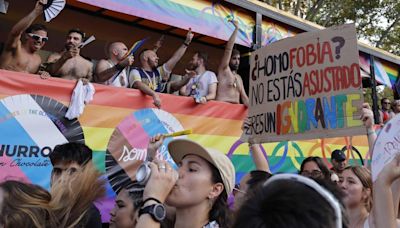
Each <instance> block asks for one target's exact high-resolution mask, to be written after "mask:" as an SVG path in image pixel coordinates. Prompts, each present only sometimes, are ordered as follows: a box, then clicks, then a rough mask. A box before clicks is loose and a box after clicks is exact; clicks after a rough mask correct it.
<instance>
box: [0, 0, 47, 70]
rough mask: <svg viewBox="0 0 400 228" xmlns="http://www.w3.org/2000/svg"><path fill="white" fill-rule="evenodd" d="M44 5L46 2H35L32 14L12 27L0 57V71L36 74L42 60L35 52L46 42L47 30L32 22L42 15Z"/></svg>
mask: <svg viewBox="0 0 400 228" xmlns="http://www.w3.org/2000/svg"><path fill="white" fill-rule="evenodd" d="M46 3H47V0H39V1H37V2H36V5H35V8H34V9H33V10H32V12H30V13H29V14H28V15H27V16H26V17H24V18H22V19H21V20H20V21H18V23H17V24H16V25H14V27H13V28H12V30H11V32H10V33H9V34H8V37H7V40H6V42H5V45H4V51H3V53H2V54H1V56H0V69H5V70H12V71H17V72H26V73H31V74H35V73H37V72H38V70H39V66H40V64H41V62H42V60H41V58H40V56H39V55H38V54H37V53H36V52H37V51H38V50H40V49H41V48H42V47H43V46H44V45H45V43H46V42H47V40H48V38H47V29H46V27H45V26H44V25H40V24H33V25H32V22H33V21H34V20H35V19H36V18H37V17H38V16H39V15H41V14H42V13H43V5H45V4H46ZM21 40H22V41H21Z"/></svg>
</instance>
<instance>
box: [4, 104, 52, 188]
mask: <svg viewBox="0 0 400 228" xmlns="http://www.w3.org/2000/svg"><path fill="white" fill-rule="evenodd" d="M10 114H11V113H10V111H9V110H8V109H7V107H5V106H4V105H3V103H0V144H2V145H3V144H5V145H10V149H9V151H10V152H12V151H13V146H14V145H24V146H28V147H30V146H38V145H37V144H36V143H35V142H34V141H33V139H32V138H31V137H30V135H29V134H28V133H27V132H26V131H25V129H24V128H23V126H21V124H20V123H19V122H18V121H17V120H16V119H15V117H11V118H8V119H3V118H4V117H6V116H8V115H10ZM38 130H39V129H38ZM3 156H6V155H5V154H3ZM12 158H13V160H14V159H18V158H22V159H21V162H36V161H37V160H41V161H48V163H49V164H50V160H49V158H47V157H18V156H17V154H15V155H14V156H12ZM8 165H10V164H8ZM8 165H7V166H8ZM19 168H20V170H21V171H22V172H23V173H25V175H26V176H27V177H28V178H29V180H30V181H31V182H32V183H34V184H38V185H40V186H42V187H44V188H46V189H49V187H50V175H51V169H52V166H51V165H49V166H47V167H46V166H40V167H30V166H19ZM2 169H4V167H3V168H2ZM2 172H4V170H3V171H2ZM5 172H7V170H5ZM38 174H40V175H38ZM12 175H13V174H12V173H10V176H12Z"/></svg>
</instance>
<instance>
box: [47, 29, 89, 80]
mask: <svg viewBox="0 0 400 228" xmlns="http://www.w3.org/2000/svg"><path fill="white" fill-rule="evenodd" d="M84 39H85V33H84V32H82V31H81V30H79V29H71V30H70V31H69V32H68V35H67V40H66V42H65V49H64V50H63V51H62V52H61V53H53V54H51V55H50V56H49V59H48V60H47V62H49V66H48V67H47V71H48V72H49V73H50V74H51V75H52V76H56V77H61V78H65V79H70V80H78V79H85V81H91V79H92V71H93V70H92V68H93V64H92V63H91V62H90V61H88V60H86V59H85V58H83V57H82V56H80V54H79V52H80V47H79V45H80V44H81V43H82V42H83V40H84Z"/></svg>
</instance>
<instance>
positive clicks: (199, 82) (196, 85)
mask: <svg viewBox="0 0 400 228" xmlns="http://www.w3.org/2000/svg"><path fill="white" fill-rule="evenodd" d="M214 83H218V79H217V76H216V75H215V73H214V72H212V71H208V70H207V71H205V72H204V73H203V74H200V75H196V76H195V77H194V78H191V79H190V80H189V82H188V83H187V84H186V92H187V93H188V94H189V95H188V96H195V95H196V93H198V96H200V97H204V96H207V94H208V87H209V86H210V85H212V84H214Z"/></svg>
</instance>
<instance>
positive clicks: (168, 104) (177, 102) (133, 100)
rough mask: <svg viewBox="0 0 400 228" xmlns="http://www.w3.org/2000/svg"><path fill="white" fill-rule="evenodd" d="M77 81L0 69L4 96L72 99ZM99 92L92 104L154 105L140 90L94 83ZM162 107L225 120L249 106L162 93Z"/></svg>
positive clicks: (240, 113) (238, 114)
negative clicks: (21, 95) (45, 78)
mask: <svg viewBox="0 0 400 228" xmlns="http://www.w3.org/2000/svg"><path fill="white" fill-rule="evenodd" d="M75 83H76V82H75V81H71V80H65V79H60V78H49V79H47V80H44V79H41V78H40V77H39V76H38V75H32V74H26V73H19V72H12V71H6V70H0V91H1V94H5V95H16V94H24V93H27V94H39V95H44V96H48V97H52V98H53V99H56V100H59V101H61V102H69V101H70V99H71V95H72V91H73V89H74V86H75ZM93 85H94V87H95V89H96V94H95V96H94V100H93V101H92V102H91V103H90V104H95V105H102V106H110V107H118V108H128V109H142V108H154V107H155V106H154V105H153V104H152V103H153V99H152V98H151V97H149V96H146V95H144V94H143V93H141V92H140V91H139V90H136V89H127V88H116V87H112V86H105V85H100V84H96V83H93ZM160 97H161V100H162V109H163V110H165V111H167V112H170V113H177V114H185V115H196V116H207V117H216V118H224V119H235V120H241V119H243V118H244V116H245V114H246V113H247V112H246V108H245V106H244V105H238V104H230V103H225V102H217V101H209V102H208V103H207V104H205V105H203V104H196V103H195V102H194V100H193V99H192V98H190V97H181V96H175V95H170V94H160Z"/></svg>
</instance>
